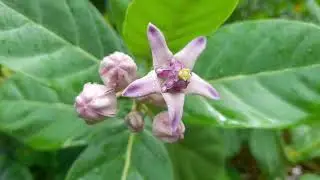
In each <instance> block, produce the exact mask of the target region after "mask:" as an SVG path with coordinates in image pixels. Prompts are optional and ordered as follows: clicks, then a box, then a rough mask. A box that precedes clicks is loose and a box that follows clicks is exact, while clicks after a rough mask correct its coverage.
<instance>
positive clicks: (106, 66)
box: [99, 52, 137, 91]
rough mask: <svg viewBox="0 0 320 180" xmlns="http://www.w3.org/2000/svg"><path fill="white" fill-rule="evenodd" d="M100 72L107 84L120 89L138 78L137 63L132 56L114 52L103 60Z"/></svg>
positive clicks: (117, 89)
mask: <svg viewBox="0 0 320 180" xmlns="http://www.w3.org/2000/svg"><path fill="white" fill-rule="evenodd" d="M99 74H100V76H101V79H102V81H103V82H104V84H105V85H107V86H108V87H112V88H114V89H115V90H116V91H119V90H122V89H124V88H125V87H127V86H128V85H129V84H130V83H131V82H132V81H133V80H135V79H136V77H137V65H136V63H135V62H134V61H133V60H132V58H131V57H130V56H128V55H126V54H124V53H121V52H114V53H113V54H111V55H109V56H106V57H105V58H104V59H103V60H102V61H101V63H100V69H99Z"/></svg>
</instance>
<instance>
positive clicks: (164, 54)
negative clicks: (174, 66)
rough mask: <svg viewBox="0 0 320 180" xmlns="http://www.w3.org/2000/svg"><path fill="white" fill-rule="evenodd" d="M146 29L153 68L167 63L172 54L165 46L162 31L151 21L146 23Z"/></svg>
mask: <svg viewBox="0 0 320 180" xmlns="http://www.w3.org/2000/svg"><path fill="white" fill-rule="evenodd" d="M147 31H148V33H147V34H148V40H149V44H150V47H151V52H152V59H153V67H154V69H156V68H159V67H165V66H167V65H169V63H170V61H171V59H172V57H173V55H172V52H171V51H170V50H169V48H168V46H167V43H166V40H165V38H164V36H163V34H162V32H161V31H160V30H159V29H158V28H157V27H156V26H155V25H153V24H151V23H149V24H148V30H147Z"/></svg>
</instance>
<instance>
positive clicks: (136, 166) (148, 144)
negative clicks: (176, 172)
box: [67, 120, 173, 180]
mask: <svg viewBox="0 0 320 180" xmlns="http://www.w3.org/2000/svg"><path fill="white" fill-rule="evenodd" d="M122 121H123V120H122ZM106 178H107V179H112V180H120V179H121V180H164V179H165V180H172V179H173V173H172V167H171V161H170V159H169V156H168V154H167V151H166V149H165V147H164V146H163V144H162V143H161V142H160V141H158V140H156V139H155V138H154V137H153V136H152V135H151V133H150V132H149V131H148V130H145V131H144V132H143V133H139V134H132V133H130V132H129V131H128V130H127V127H126V126H125V125H124V124H123V122H121V120H119V121H118V122H115V123H114V124H113V125H112V126H108V127H107V128H106V129H103V130H102V131H101V132H100V133H98V134H97V136H96V137H95V138H94V140H93V141H92V142H91V143H90V144H89V146H88V148H87V149H86V150H85V151H84V152H83V153H82V154H81V155H80V157H79V158H78V160H76V161H75V163H74V164H73V166H72V168H71V169H70V171H69V173H68V176H67V180H78V179H82V180H86V179H88V180H92V179H97V180H98V179H106Z"/></svg>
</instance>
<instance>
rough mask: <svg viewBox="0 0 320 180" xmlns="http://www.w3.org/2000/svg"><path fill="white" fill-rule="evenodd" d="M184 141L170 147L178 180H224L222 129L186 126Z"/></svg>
mask: <svg viewBox="0 0 320 180" xmlns="http://www.w3.org/2000/svg"><path fill="white" fill-rule="evenodd" d="M187 127H188V128H187V130H186V134H185V139H184V140H182V141H181V142H179V143H175V144H169V145H168V146H167V148H168V150H169V153H170V157H171V159H172V161H173V164H174V169H175V179H176V180H194V179H201V180H215V179H217V180H221V179H224V178H226V177H225V170H224V163H225V156H226V155H225V148H224V147H225V146H224V143H223V141H222V140H223V139H222V136H221V135H220V131H219V129H216V128H212V127H203V126H189V125H188V126H187Z"/></svg>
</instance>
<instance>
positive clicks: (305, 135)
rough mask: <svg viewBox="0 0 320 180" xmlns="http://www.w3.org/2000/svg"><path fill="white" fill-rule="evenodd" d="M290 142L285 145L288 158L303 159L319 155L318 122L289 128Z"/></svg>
mask: <svg viewBox="0 0 320 180" xmlns="http://www.w3.org/2000/svg"><path fill="white" fill-rule="evenodd" d="M290 133H291V141H292V142H291V144H290V146H288V147H287V154H288V157H289V159H290V160H292V161H294V162H296V161H305V160H310V159H312V158H315V157H320V122H314V123H311V124H303V125H301V126H298V127H295V128H292V129H290Z"/></svg>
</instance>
